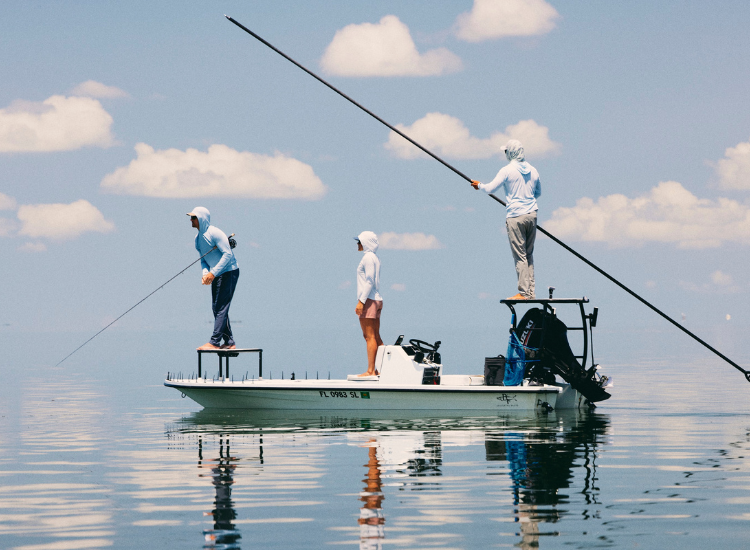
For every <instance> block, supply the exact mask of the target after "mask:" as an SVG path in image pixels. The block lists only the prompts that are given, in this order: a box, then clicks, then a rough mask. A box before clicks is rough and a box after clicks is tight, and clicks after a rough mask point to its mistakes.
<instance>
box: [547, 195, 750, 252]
mask: <svg viewBox="0 0 750 550" xmlns="http://www.w3.org/2000/svg"><path fill="white" fill-rule="evenodd" d="M727 227H731V231H728V230H727ZM544 228H545V229H547V230H549V231H550V232H551V233H552V234H554V235H555V236H556V237H560V238H567V239H573V240H579V241H595V242H604V243H607V244H609V245H610V246H613V247H622V246H640V245H643V244H645V243H649V242H663V243H673V244H676V245H677V247H678V248H688V249H696V248H715V247H718V246H721V245H722V244H723V243H724V242H738V243H743V244H750V208H748V207H747V206H745V205H743V204H741V203H739V202H737V201H734V200H730V199H725V198H718V199H716V200H715V201H714V200H709V199H699V198H698V197H696V196H695V195H693V194H692V193H691V192H690V191H688V190H687V189H685V188H684V187H683V186H682V185H680V184H679V183H677V182H676V181H665V182H661V183H659V185H658V186H656V187H654V188H653V189H651V191H650V192H648V193H647V194H645V195H642V196H640V197H636V198H634V199H630V198H628V197H626V196H625V195H619V194H618V195H608V196H606V197H600V198H599V199H598V200H597V201H594V200H592V199H590V198H588V197H584V198H582V199H579V200H578V201H577V203H576V205H575V206H574V207H572V208H558V209H557V210H555V211H554V212H553V213H552V219H550V220H549V221H547V222H545V223H544Z"/></svg>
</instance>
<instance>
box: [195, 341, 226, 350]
mask: <svg viewBox="0 0 750 550" xmlns="http://www.w3.org/2000/svg"><path fill="white" fill-rule="evenodd" d="M198 349H221V348H220V347H219V346H214V345H213V344H212V343H211V342H208V343H207V344H203V345H202V346H201V347H199V348H198Z"/></svg>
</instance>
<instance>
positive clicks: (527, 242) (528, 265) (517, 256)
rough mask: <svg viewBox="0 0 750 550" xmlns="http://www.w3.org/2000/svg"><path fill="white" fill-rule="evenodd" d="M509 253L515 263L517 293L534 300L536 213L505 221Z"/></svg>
mask: <svg viewBox="0 0 750 550" xmlns="http://www.w3.org/2000/svg"><path fill="white" fill-rule="evenodd" d="M505 228H506V229H507V230H508V240H509V241H510V251H511V252H512V253H513V260H515V262H516V273H517V274H518V292H519V293H520V294H523V295H524V296H525V297H526V298H534V241H535V240H536V212H532V213H531V214H523V215H521V216H517V217H515V218H506V219H505Z"/></svg>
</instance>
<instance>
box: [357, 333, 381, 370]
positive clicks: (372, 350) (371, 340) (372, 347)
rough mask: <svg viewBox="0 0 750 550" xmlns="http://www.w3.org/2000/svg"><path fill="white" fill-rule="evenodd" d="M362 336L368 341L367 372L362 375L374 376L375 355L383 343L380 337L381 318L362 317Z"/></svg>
mask: <svg viewBox="0 0 750 550" xmlns="http://www.w3.org/2000/svg"><path fill="white" fill-rule="evenodd" d="M359 324H360V326H361V327H362V336H363V337H364V339H365V341H366V342H367V372H365V373H363V374H361V375H360V376H372V375H374V374H375V356H376V355H377V354H378V346H382V345H383V341H382V340H381V339H380V319H360V320H359Z"/></svg>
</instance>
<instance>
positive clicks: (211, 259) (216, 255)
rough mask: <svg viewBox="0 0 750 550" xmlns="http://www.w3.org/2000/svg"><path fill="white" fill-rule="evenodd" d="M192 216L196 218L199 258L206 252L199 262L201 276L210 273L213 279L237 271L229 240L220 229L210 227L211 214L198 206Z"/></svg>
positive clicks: (196, 241) (196, 246)
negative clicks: (201, 269) (201, 268)
mask: <svg viewBox="0 0 750 550" xmlns="http://www.w3.org/2000/svg"><path fill="white" fill-rule="evenodd" d="M193 214H194V215H195V217H196V218H198V234H197V235H196V236H195V249H196V250H197V251H198V254H200V255H201V256H203V255H204V254H206V253H207V252H208V255H206V257H205V258H203V259H202V260H201V266H202V267H203V274H204V275H206V274H207V273H208V272H209V271H210V272H211V273H213V275H214V277H218V276H220V275H223V274H224V273H226V272H227V271H233V270H235V269H239V267H238V266H237V260H236V259H235V257H234V252H232V247H231V246H229V239H227V236H226V234H225V233H224V232H223V231H222V230H221V229H219V228H218V227H214V226H213V225H211V214H210V213H209V212H208V209H207V208H203V207H202V206H198V207H197V208H194V209H193ZM214 246H215V247H217V248H216V250H214V251H213V252H209V250H211V249H212V248H213V247H214Z"/></svg>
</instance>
